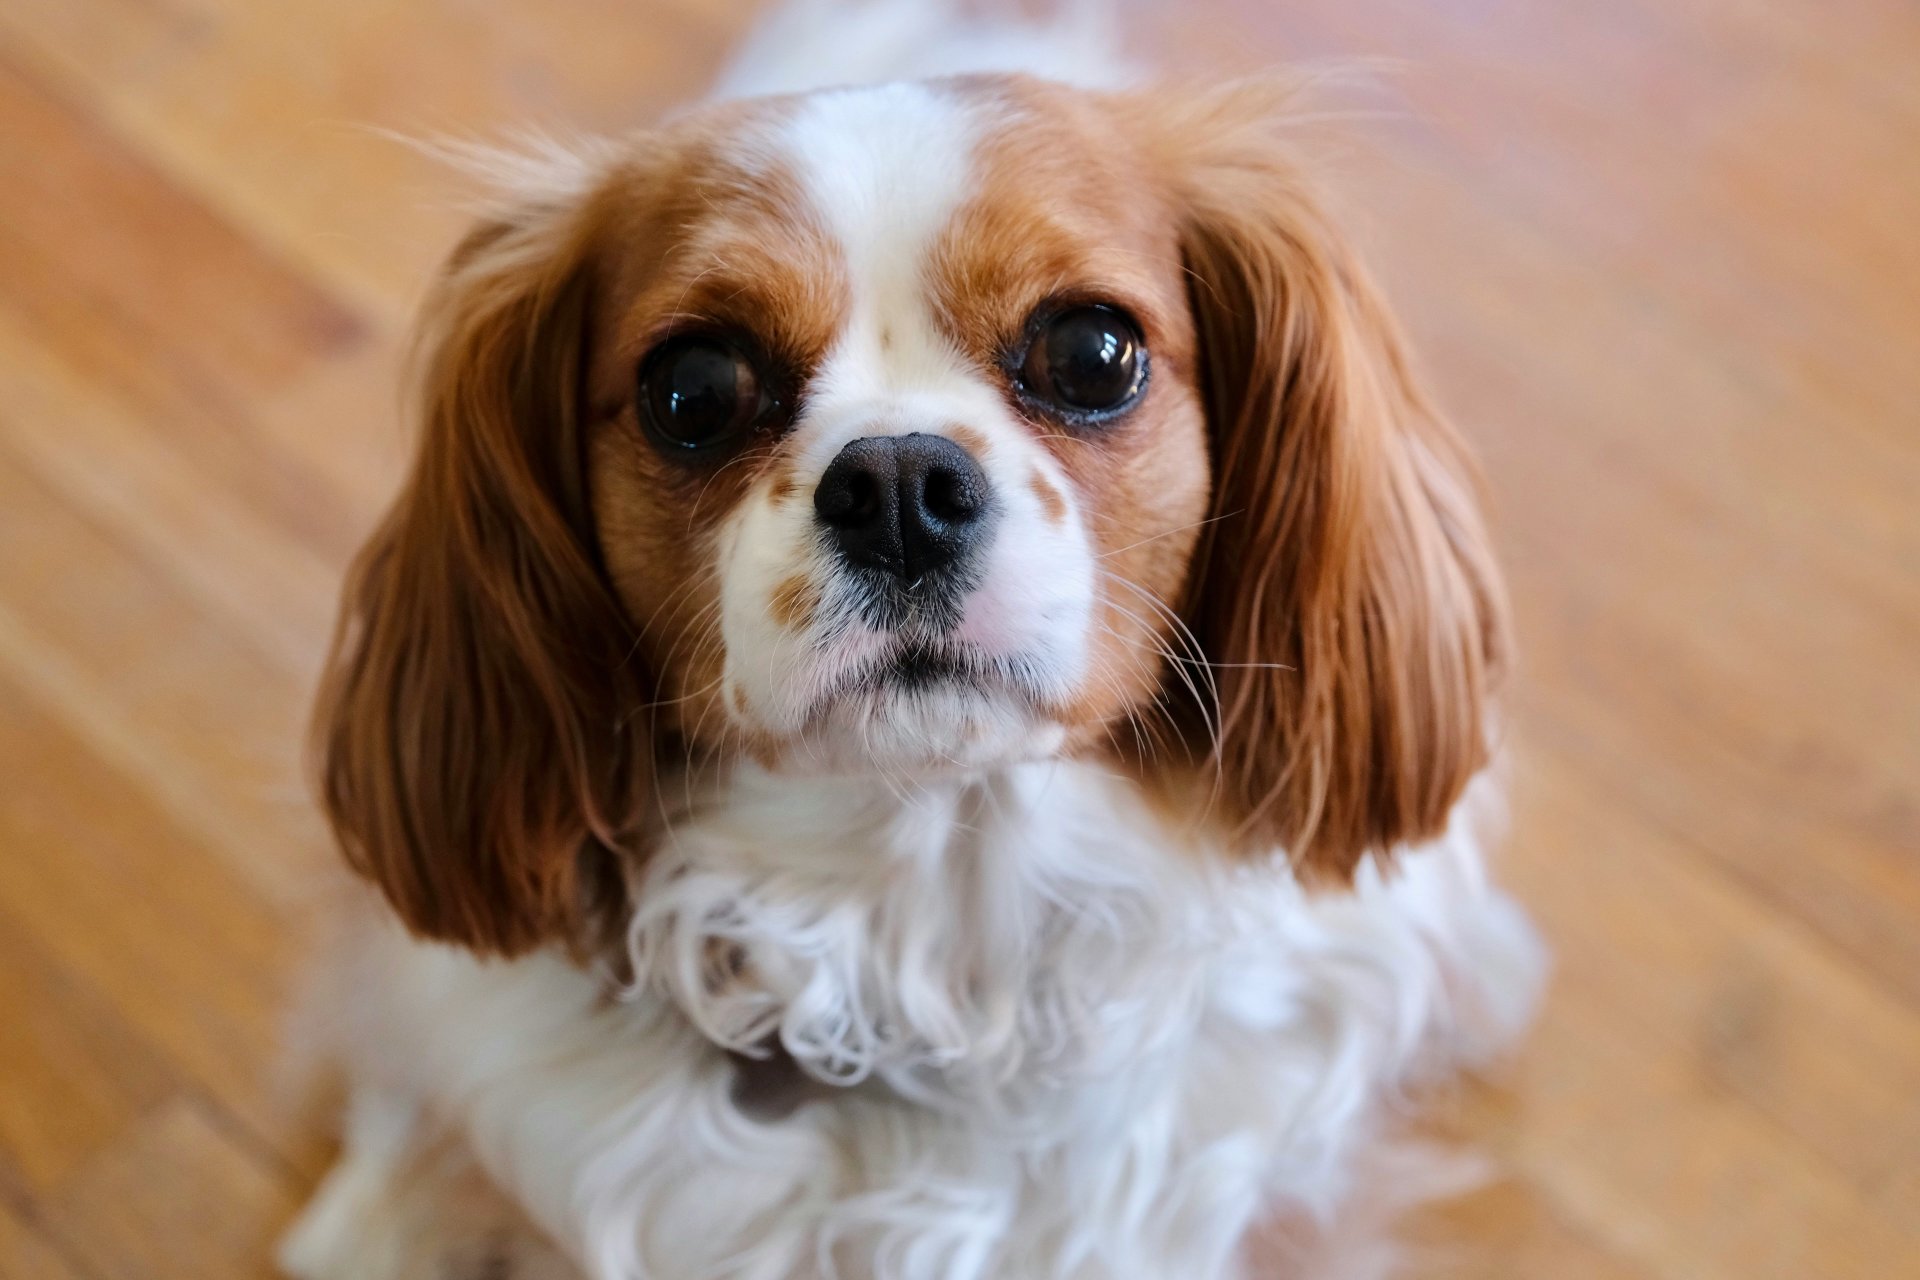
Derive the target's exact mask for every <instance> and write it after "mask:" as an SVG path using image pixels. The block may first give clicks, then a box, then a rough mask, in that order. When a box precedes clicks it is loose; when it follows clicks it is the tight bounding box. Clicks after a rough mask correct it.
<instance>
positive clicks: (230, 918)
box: [0, 0, 1920, 1280]
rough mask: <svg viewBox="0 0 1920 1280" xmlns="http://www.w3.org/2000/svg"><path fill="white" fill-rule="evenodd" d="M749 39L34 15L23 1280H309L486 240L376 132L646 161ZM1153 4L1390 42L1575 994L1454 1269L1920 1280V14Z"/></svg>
mask: <svg viewBox="0 0 1920 1280" xmlns="http://www.w3.org/2000/svg"><path fill="white" fill-rule="evenodd" d="M755 8H756V5H755V4H754V3H753V2H752V0H432V2H429V3H415V4H395V3H387V2H384V0H277V2H276V3H271V4H263V3H257V2H255V0H0V1276H5V1277H9V1278H10V1280H11V1278H15V1277H20V1278H29V1277H32V1278H38V1277H49V1278H52V1280H134V1278H139V1280H147V1278H169V1280H170V1278H175V1277H193V1278H194V1280H228V1278H230V1277H235V1278H237V1277H263V1276H265V1275H267V1274H268V1264H267V1256H268V1248H269V1243H270V1240H271V1238H272V1236H273V1234H274V1233H275V1232H276V1231H277V1230H278V1228H279V1227H280V1226H281V1225H282V1224H283V1223H284V1221H285V1220H286V1219H287V1217H288V1216H289V1215H290V1213H291V1212H292V1210H293V1208H294V1206H295V1204H296V1203H297V1202H298V1200H299V1199H300V1198H301V1197H302V1196H303V1195H304V1193H305V1192H306V1191H307V1189H308V1188H309V1187H310V1186H311V1184H312V1182H313V1180H314V1179H315V1177H316V1176H317V1174H318V1172H319V1170H320V1169H321V1168H322V1167H323V1165H324V1161H325V1159H326V1156H327V1151H328V1148H327V1142H328V1139H327V1136H326V1123H325V1120H326V1117H325V1113H324V1111H323V1110H322V1109H321V1108H320V1106H319V1105H318V1104H316V1102H315V1101H314V1100H313V1099H312V1098H311V1097H309V1095H308V1092H307V1091H303V1090H300V1089H297V1088H288V1087H285V1086H284V1085H283V1084H281V1083H280V1082H279V1079H278V1077H277V1074H276V1069H275V1062H276V1060H277V1058H278V1056H279V1053H280V1042H281V1039H282V1017H283V1009H284V1007H285V1004H286V1001H287V995H288V988H289V985H290V983H292V982H293V981H294V980H295V978H296V975H297V972H298V963H299V955H300V948H301V942H302V937H303V934H304V932H305V930H306V928H307V923H308V921H307V917H308V914H309V912H308V908H307V903H308V901H309V899H310V896H311V894H310V890H311V887H312V885H313V883H314V881H315V878H316V877H317V876H318V875H319V874H321V872H322V870H323V869H324V868H325V867H327V866H328V865H329V863H330V860H331V856H332V855H331V854H330V852H329V850H328V848H327V845H326V841H325V839H324V837H323V834H322V831H321V827H320V824H319V821H318V819H317V817H316V815H315V813H314V811H313V809H312V807H311V805H310V804H309V802H308V801H307V799H306V795H305V791H304V785H303V781H302V777H301V773H300V766H299V752H300V744H301V738H302V729H303V718H304V715H305V709H306V705H307V701H308V697H309V693H310V687H311V685H312V681H313V677H314V673H315V670H316V667H317V665H318V662H319V659H320V656H321V653H322V650H323V647H324V644H325V641H326V637H327V634H328V629H329V626H330V624H331V620H332V613H333V606H334V597H335V591H336V586H337V582H338V579H339V577H340V573H341V570H342V567H343V565H344V563H345V561H346V559H347V558H348V556H349V555H350V554H351V553H352V551H353V550H354V548H355V546H356V544H357V542H358V540H359V539H360V538H361V537H362V536H363V534H364V533H365V532H366V531H367V529H368V528H369V526H370V525H371V523H372V521H373V520H374V519H375V517H376V514H377V513H378V511H379V510H380V508H381V505H382V502H383V500H384V499H385V497H386V496H387V494H388V493H389V492H390V491H391V490H392V488H393V486H394V484H395V483H396V481H397V479H398V476H399V473H400V469H401V466H402V462H403V459H404V457H405V448H404V444H405V442H404V438H403V436H402V435H401V433H400V431H399V430H398V426H397V422H398V415H397V413H396V405H397V402H398V395H397V365H398V360H397V356H398V352H399V350H400V346H401V343H402V340H403V336H404V333H405V330H406V325H407V319H408V314H409V308H410V305H411V303H412V301H413V300H414V298H415V297H416V296H417V294H418V293H419V291H420V288H421V286H422V284H423V282H424V280H425V278H426V274H427V271H428V269H429V268H430V266H431V265H432V263H433V262H434V260H435V259H436V258H437V257H438V255H440V254H441V253H442V252H443V251H444V250H445V249H446V247H447V246H448V245H449V244H450V243H451V241H452V239H453V237H454V236H455V235H456V234H457V231H458V229H459V226H460V217H459V215H458V213H457V212H455V207H456V202H455V199H454V197H455V194H456V190H457V188H456V187H455V185H454V184H453V183H452V181H451V180H450V179H449V178H448V176H447V175H445V174H443V173H439V172H436V171H434V169H433V168H432V166H431V165H430V163H429V162H427V161H425V160H423V159H421V158H420V157H419V156H418V155H416V154H415V153H414V152H412V151H410V150H408V149H407V148H405V147H403V146H400V145H396V144H395V143H393V142H392V141H389V140H388V139H386V138H385V137H383V136H381V131H382V130H397V131H400V132H402V133H407V134H416V135H417V134H432V133H456V134H462V135H481V136H487V135H493V134H498V133H501V132H503V131H505V130H507V129H510V128H512V127H514V126H519V125H525V124H529V123H536V124H539V123H544V124H552V125H561V126H578V127H581V128H586V129H609V130H613V129H622V128H627V127H631V126H633V125H636V124H644V123H645V122H646V121H647V120H649V119H651V118H653V117H654V116H656V115H657V114H658V113H659V112H660V111H662V110H664V109H665V108H667V107H669V106H670V105H671V104H674V103H676V102H678V101H681V100H683V99H684V98H686V97H687V96H689V95H692V94H696V93H698V92H699V91H700V89H701V88H702V87H703V86H704V85H705V84H706V82H707V81H708V79H709V77H710V76H711V75H712V74H713V72H714V70H715V68H716V67H717V65H718V63H719V61H720V59H721V58H722V57H723V55H724V52H725V50H726V48H727V47H728V46H729V45H730V43H731V42H732V41H733V40H734V39H735V38H736V36H737V35H738V34H739V33H740V32H741V31H742V30H744V29H745V28H746V26H747V25H748V24H749V23H750V22H751V20H752V17H753V13H754V10H755ZM1140 26H1141V31H1142V33H1143V35H1144V37H1145V39H1144V42H1143V43H1144V44H1145V45H1146V46H1147V47H1152V48H1156V49H1159V50H1161V51H1163V54H1164V57H1165V58H1166V60H1167V61H1169V62H1171V63H1173V64H1174V65H1176V66H1188V67H1204V68H1215V69H1218V68H1223V67H1224V68H1230V69H1231V68H1248V67H1252V66H1255V65H1259V64H1263V63H1271V62H1276V61H1292V60H1301V59H1305V60H1314V61H1325V60H1340V59H1347V58H1355V57H1359V58H1368V59H1385V61H1384V62H1381V63H1379V64H1377V67H1376V74H1377V75H1378V76H1379V78H1380V80H1381V82H1382V83H1383V85H1384V90H1383V91H1379V92H1375V93H1372V94H1369V95H1367V96H1366V101H1365V104H1364V105H1365V107H1366V110H1365V111H1363V112H1362V113H1361V116H1360V118H1357V119H1356V120H1355V121H1354V124H1353V127H1352V129H1351V130H1350V134H1351V139H1352V141H1351V145H1350V147H1349V149H1348V152H1347V154H1346V155H1345V157H1344V158H1343V160H1342V161H1341V166H1340V167H1341V170H1342V172H1341V184H1342V186H1343V187H1344V189H1345V190H1346V192H1347V195H1348V204H1349V207H1351V208H1353V209H1355V210H1358V211H1359V213H1360V216H1361V219H1362V222H1363V227H1362V231H1361V236H1362V239H1363V240H1365V241H1366V242H1368V243H1369V244H1370V245H1371V247H1372V249H1373V256H1374V258H1375V261H1376V262H1377V264H1378V265H1379V267H1380V271H1381V274H1382V276H1383V277H1384V278H1385V281H1386V283H1387V285H1388V288H1389V291H1390V293H1391V294H1392V296H1393V297H1394V299H1395V300H1396V301H1397V303H1398V305H1399V307H1400V309H1401V311H1402V313H1403V315H1404V316H1405V317H1406V319H1407V321H1408V324H1409V327H1410V328H1411V330H1412V332H1413V334H1414V337H1415V339H1416V342H1417V345H1418V347H1419V349H1420V351H1421V353H1422V355H1423V358H1424V361H1425V364H1426V366H1427V368H1428V370H1429V371H1430V373H1431V375H1432V377H1433V379H1434V381H1435V382H1436V383H1437V384H1438V387H1439V390H1440V393H1441V399H1442V401H1443V403H1444V404H1445V405H1446V406H1447V407H1448V408H1449V410H1450V411H1451V412H1452V414H1453V415H1454V416H1455V417H1456V418H1457V419H1458V420H1459V421H1460V422H1461V423H1462V424H1463V426H1464V427H1465V429H1466V431H1467V433H1468V434H1469V435H1470V436H1471V437H1472V438H1473V439H1474V440H1475V442H1476V443H1477V444H1478V446H1479V448H1480V450H1481V452H1482V455H1483V457H1484V459H1485V462H1486V468H1487V472H1488V475H1489V479H1490V482H1491V485H1490V487H1491V490H1492V495H1493V501H1494V510H1495V521H1496V524H1497V527H1498V530H1499V534H1500V540H1501V543H1502V548H1503V551H1504V554H1505V558H1506V563H1507V565H1508V566H1509V568H1510V570H1511V573H1512V579H1513V585H1514V592H1515V596H1516V599H1517V604H1518V610H1519V618H1520V625H1521V640H1522V644H1523V655H1524V667H1523V670H1522V672H1521V676H1520V680H1519V683H1518V688H1517V691H1516V695H1515V706H1514V721H1515V723H1514V726H1513V735H1512V736H1513V739H1514V744H1515V748H1516V749H1515V753H1514V754H1515V766H1516V767H1515V791H1516V797H1515V812H1514V823H1513V835H1512V839H1511V844H1510V849H1509V852H1508V854H1507V857H1506V864H1505V868H1506V869H1505V872H1504V874H1505V876H1506V878H1507V879H1508V880H1509V881H1510V882H1511V883H1512V884H1513V885H1514V887H1515V888H1516V889H1517V890H1518V892H1519V893H1520V895H1521V896H1522V897H1523V898H1524V899H1525V900H1526V901H1527V902H1528V904H1529V905H1530V906H1531V908H1532V909H1533V910H1534V911H1535V913H1536V914H1537V916H1538V917H1539V919H1540V921H1541V922H1542V924H1543V926H1544V928H1545V929H1546V931H1547V933H1548V934H1549V935H1550V936H1551V938H1552V941H1553V944H1554V947H1555V949H1556V951H1557V954H1558V958H1559V960H1558V973H1557V979H1556V984H1555V987H1554V990H1553V993H1552V997H1551V1000H1550V1003H1549V1004H1548V1006H1547V1009H1546V1012H1545V1015H1544V1017H1543V1019H1542V1021H1541V1023H1540V1026H1539V1028H1538V1031H1537V1033H1536V1034H1535V1035H1534V1036H1533V1038H1532V1039H1531V1041H1530V1042H1529V1044H1528V1046H1527V1048H1526V1050H1525V1052H1524V1053H1523V1054H1522V1055H1521V1057H1520V1059H1519V1060H1518V1061H1517V1062H1516V1063H1515V1064H1514V1066H1513V1068H1512V1070H1511V1071H1510V1072H1508V1073H1507V1074H1506V1075H1505V1076H1503V1077H1502V1078H1500V1079H1498V1080H1495V1081H1492V1082H1489V1083H1487V1084H1485V1085H1483V1086H1475V1087H1473V1088H1469V1089H1466V1090H1463V1091H1461V1092H1460V1093H1459V1094H1458V1095H1457V1096H1451V1097H1449V1098H1447V1099H1445V1100H1443V1106H1442V1108H1441V1118H1440V1120H1439V1121H1438V1122H1437V1123H1438V1127H1439V1128H1440V1129H1441V1130H1442V1131H1443V1132H1444V1133H1446V1134H1449V1135H1453V1136H1455V1137H1464V1138H1467V1139H1468V1140H1470V1141H1472V1142H1473V1143H1475V1144H1478V1145H1480V1146H1482V1147H1483V1148H1484V1149H1485V1150H1487V1151H1488V1152H1489V1153H1490V1154H1491V1155H1492V1157H1493V1159H1494V1162H1495V1164H1496V1166H1497V1169H1498V1172H1499V1175H1500V1176H1499V1178H1498V1180H1497V1181H1495V1182H1494V1183H1493V1184H1492V1185H1490V1186H1489V1187H1488V1188H1487V1189H1486V1190H1484V1191H1482V1192H1480V1193H1478V1194H1475V1195H1473V1196H1471V1197H1468V1198H1467V1199H1465V1200H1463V1201H1461V1202H1459V1203H1457V1204H1454V1205H1452V1206H1449V1207H1447V1208H1445V1209H1443V1210H1441V1211H1439V1212H1436V1213H1433V1214H1430V1215H1428V1216H1427V1217H1426V1218H1424V1219H1423V1220H1421V1221H1420V1222H1419V1223H1418V1224H1416V1228H1415V1233H1414V1234H1415V1236H1416V1238H1417V1239H1418V1240H1419V1241H1420V1242H1421V1245H1420V1247H1421V1253H1420V1255H1419V1257H1420V1259H1421V1266H1419V1267H1418V1268H1416V1269H1415V1270H1416V1274H1434V1275H1458V1276H1469V1277H1515V1278H1519V1277H1525V1278H1528V1280H1534V1278H1538V1277H1549V1278H1551V1280H1587V1278H1593V1280H1602V1278H1604V1280H1616V1278H1621V1280H1624V1278H1626V1277H1645V1278H1657V1280H1683V1278H1686V1280H1693V1278H1719V1277H1727V1278H1728V1280H1732V1278H1735V1277H1738V1278H1739V1280H1761V1278H1768V1277H1779V1278H1780V1280H1804V1278H1806V1277H1842V1278H1845V1277H1876V1278H1885V1277H1899V1276H1917V1275H1920V7H1916V6H1915V5H1914V4H1913V3H1912V0H1828V2H1826V3H1820V4H1814V3H1799V4H1788V3H1776V4H1766V3H1761V2H1760V0H1554V2H1553V3H1547V2H1545V0H1540V2H1537V3H1530V2H1528V0H1425V2H1420V0H1286V2H1285V3H1274V2H1273V0H1181V2H1180V3H1178V4H1174V3H1171V0H1169V3H1168V4H1167V6H1166V7H1164V8H1162V9H1161V10H1159V11H1157V12H1149V13H1147V14H1146V15H1144V16H1143V17H1142V18H1141V21H1140ZM1169 1280H1179V1278H1178V1277H1169Z"/></svg>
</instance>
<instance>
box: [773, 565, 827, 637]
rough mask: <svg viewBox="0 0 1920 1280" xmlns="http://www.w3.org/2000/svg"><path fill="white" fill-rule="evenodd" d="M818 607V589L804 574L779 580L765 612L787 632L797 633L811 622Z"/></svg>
mask: <svg viewBox="0 0 1920 1280" xmlns="http://www.w3.org/2000/svg"><path fill="white" fill-rule="evenodd" d="M819 607H820V588H819V586H818V585H817V584H816V583H815V582H814V580H813V579H812V578H811V577H809V576H807V575H806V574H804V573H796V574H793V575H792V576H790V577H787V578H784V579H782V580H781V582H780V585H779V586H777V587H775V588H774V589H773V594H772V595H771V596H769V597H768V598H767V612H768V614H770V615H771V616H772V618H773V620H774V621H775V622H777V623H779V624H780V625H781V626H783V627H785V628H786V629H787V630H789V631H798V630H800V629H802V628H803V627H805V626H807V625H808V624H809V623H811V622H812V621H813V615H814V613H815V611H816V610H818V609H819Z"/></svg>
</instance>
